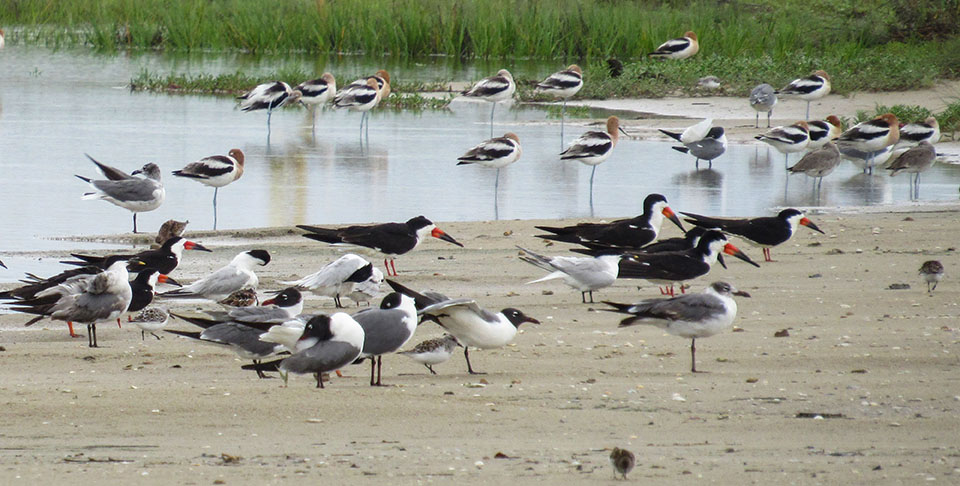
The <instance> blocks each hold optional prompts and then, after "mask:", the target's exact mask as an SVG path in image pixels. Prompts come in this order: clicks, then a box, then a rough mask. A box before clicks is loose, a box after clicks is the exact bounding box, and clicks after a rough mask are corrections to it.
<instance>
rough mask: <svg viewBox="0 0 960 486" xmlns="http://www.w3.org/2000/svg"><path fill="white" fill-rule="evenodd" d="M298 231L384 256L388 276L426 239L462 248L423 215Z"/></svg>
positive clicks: (300, 226) (298, 226)
mask: <svg viewBox="0 0 960 486" xmlns="http://www.w3.org/2000/svg"><path fill="white" fill-rule="evenodd" d="M297 228H300V229H302V230H304V231H307V233H306V234H305V235H303V236H304V237H305V238H310V239H311V240H317V241H322V242H324V243H330V244H332V245H354V246H362V247H364V248H370V249H373V250H376V251H378V252H380V253H382V254H383V255H384V260H383V266H384V268H385V269H386V270H387V275H391V273H390V270H391V267H392V270H393V274H392V275H396V274H397V267H396V264H395V263H394V262H393V259H394V257H395V256H397V255H403V254H404V253H407V252H408V251H410V250H413V249H414V248H416V247H417V245H419V244H420V241H422V240H423V239H424V238H426V237H427V236H432V237H434V238H438V239H441V240H443V241H446V242H449V243H453V244H454V245H457V246H459V247H463V245H462V244H460V242H458V241H457V240H455V239H453V237H452V236H450V235H448V234H447V233H444V232H443V230H441V229H440V228H437V225H435V224H433V222H432V221H430V220H429V219H427V218H425V217H423V216H417V217H416V218H411V219H409V220H407V222H405V223H383V224H374V225H368V226H361V225H357V226H346V227H343V228H321V227H319V226H308V225H302V224H300V225H297Z"/></svg>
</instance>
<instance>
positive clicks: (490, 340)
mask: <svg viewBox="0 0 960 486" xmlns="http://www.w3.org/2000/svg"><path fill="white" fill-rule="evenodd" d="M387 283H388V284H390V286H391V287H393V290H395V291H397V292H400V293H402V294H404V295H408V296H410V297H413V298H414V300H415V301H416V305H417V309H418V313H419V314H420V315H423V316H426V317H425V318H428V319H430V320H433V321H435V322H436V323H437V324H440V326H441V327H443V328H444V329H446V331H447V332H449V333H450V334H453V335H454V336H455V337H456V338H457V341H459V342H460V344H462V345H463V357H464V358H465V359H466V361H467V371H468V372H469V373H470V374H472V375H475V374H482V373H479V372H477V371H474V370H473V367H472V366H471V365H470V349H469V348H470V347H474V348H479V349H494V348H500V347H503V346H506V345H507V344H508V343H510V341H513V338H514V337H515V336H516V335H517V329H518V328H519V327H520V325H521V324H523V323H524V322H532V323H534V324H540V321H538V320H536V319H534V318H532V317H529V316H527V315H525V314H524V313H523V312H521V311H520V310H518V309H514V308H506V309H503V310H502V311H500V312H491V311H488V310H486V309H483V308H481V307H480V306H479V305H477V301H475V300H473V299H450V298H448V297H447V296H445V295H443V294H439V293H436V292H427V293H426V294H419V293H417V292H414V291H413V290H411V289H408V288H406V287H404V286H403V285H400V284H398V283H397V282H394V281H392V280H387Z"/></svg>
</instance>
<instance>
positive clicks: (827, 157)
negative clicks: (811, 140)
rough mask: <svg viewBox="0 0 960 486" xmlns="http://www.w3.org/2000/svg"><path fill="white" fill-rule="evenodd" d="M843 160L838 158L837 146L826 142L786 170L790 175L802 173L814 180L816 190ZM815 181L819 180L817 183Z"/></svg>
mask: <svg viewBox="0 0 960 486" xmlns="http://www.w3.org/2000/svg"><path fill="white" fill-rule="evenodd" d="M842 160H843V159H841V158H840V149H838V148H837V144H835V143H833V142H827V144H826V145H824V146H823V147H821V148H819V149H817V150H814V151H812V152H807V154H806V155H804V156H803V158H801V159H800V161H799V162H797V163H796V164H794V165H793V167H790V168H789V169H787V170H788V171H790V172H792V173H795V174H796V173H802V174H806V175H808V176H810V177H813V178H814V181H815V182H816V183H817V186H816V187H817V188H818V189H819V188H820V185H821V184H823V178H824V177H826V176H828V175H830V173H831V172H833V170H834V169H836V168H837V166H839V165H840V162H842ZM816 179H819V181H817V180H816Z"/></svg>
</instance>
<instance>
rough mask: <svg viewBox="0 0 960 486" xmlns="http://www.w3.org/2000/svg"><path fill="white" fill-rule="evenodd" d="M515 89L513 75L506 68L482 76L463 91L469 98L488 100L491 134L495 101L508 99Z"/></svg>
mask: <svg viewBox="0 0 960 486" xmlns="http://www.w3.org/2000/svg"><path fill="white" fill-rule="evenodd" d="M516 91H517V83H515V82H514V81H513V75H512V74H510V71H507V70H506V69H501V70H499V71H497V74H496V75H495V76H490V77H489V78H483V79H481V80H480V81H478V82H477V84H475V85H473V87H472V88H470V89H469V90H468V91H466V92H465V93H463V95H464V96H466V97H469V98H477V99H481V100H484V101H489V102H490V136H491V137H492V136H493V111H494V110H496V109H497V103H499V102H501V101H505V100H509V99H510V98H512V97H513V94H514V93H515V92H516Z"/></svg>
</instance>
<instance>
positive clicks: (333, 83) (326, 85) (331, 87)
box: [294, 73, 337, 129]
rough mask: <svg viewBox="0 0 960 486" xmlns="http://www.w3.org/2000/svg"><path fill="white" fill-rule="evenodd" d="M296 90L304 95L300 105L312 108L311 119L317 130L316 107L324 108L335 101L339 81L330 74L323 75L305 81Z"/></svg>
mask: <svg viewBox="0 0 960 486" xmlns="http://www.w3.org/2000/svg"><path fill="white" fill-rule="evenodd" d="M294 89H295V90H297V91H299V92H300V93H302V94H303V95H302V96H301V97H300V103H303V104H304V105H307V106H310V107H312V115H311V117H310V119H311V120H312V121H313V125H312V127H313V129H316V128H317V113H316V111H317V110H316V107H317V106H318V105H319V106H323V105H324V104H326V103H327V102H329V101H331V100H333V97H334V95H335V94H336V92H337V80H336V79H335V78H334V77H333V75H332V74H330V73H323V74H321V75H320V77H319V78H317V79H311V80H310V81H304V82H302V83H300V84H298V85H297V87H296V88H294Z"/></svg>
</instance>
